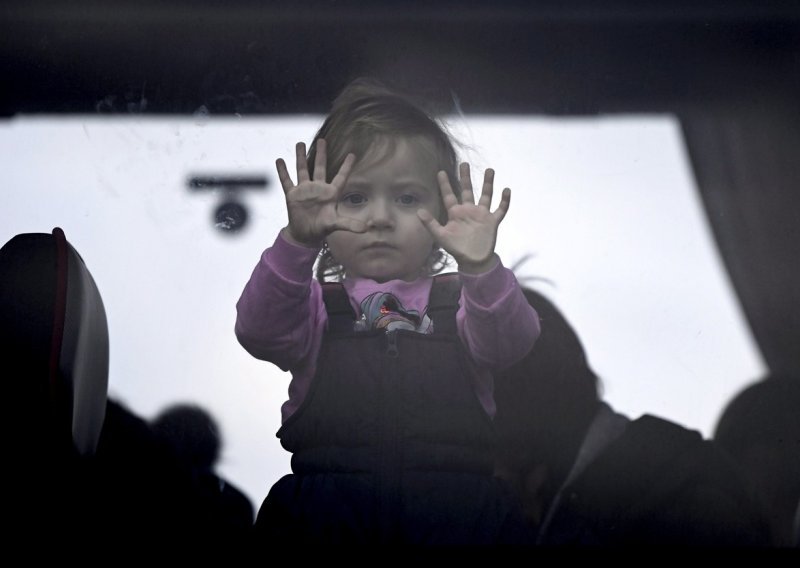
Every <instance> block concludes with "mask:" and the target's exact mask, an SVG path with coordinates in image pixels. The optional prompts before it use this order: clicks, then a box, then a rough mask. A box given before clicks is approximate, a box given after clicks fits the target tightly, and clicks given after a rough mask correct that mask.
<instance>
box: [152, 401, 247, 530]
mask: <svg viewBox="0 0 800 568" xmlns="http://www.w3.org/2000/svg"><path fill="white" fill-rule="evenodd" d="M151 426H152V428H153V431H154V433H155V434H156V435H157V436H159V437H160V438H161V439H162V440H164V441H165V442H166V443H168V444H169V445H170V447H171V448H172V449H173V450H174V451H175V453H176V455H177V456H178V457H179V459H181V460H182V461H183V463H184V464H186V465H187V467H188V468H189V469H190V471H191V472H192V478H193V482H194V484H195V486H196V487H197V490H198V491H199V492H200V495H201V497H202V499H203V500H205V501H206V502H207V503H208V508H207V509H206V519H205V521H204V522H206V523H208V527H209V530H212V531H220V533H221V535H223V536H225V537H226V538H229V537H235V536H237V535H238V536H245V535H247V534H248V533H249V532H250V529H251V528H252V525H253V520H254V509H253V505H252V504H251V503H250V500H249V499H248V498H247V496H246V495H245V494H244V493H242V491H240V490H239V489H238V488H237V487H236V486H234V485H233V484H231V483H230V482H228V481H227V480H225V479H224V478H222V477H221V476H220V475H219V474H217V472H216V471H215V466H216V464H217V461H218V459H219V455H220V449H221V446H222V439H221V435H220V431H219V427H218V426H217V423H216V422H215V421H214V419H213V418H212V417H211V415H210V414H209V413H208V412H206V411H205V410H203V409H202V408H200V407H199V406H196V405H192V404H176V405H173V406H170V407H168V408H166V409H165V410H163V411H162V412H161V413H160V414H159V415H158V416H157V417H156V418H155V419H153V421H152V422H151Z"/></svg>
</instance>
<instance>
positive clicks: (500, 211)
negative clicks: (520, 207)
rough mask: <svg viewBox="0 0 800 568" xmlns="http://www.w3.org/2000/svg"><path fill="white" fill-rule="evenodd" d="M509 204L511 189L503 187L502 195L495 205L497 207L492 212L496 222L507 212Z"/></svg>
mask: <svg viewBox="0 0 800 568" xmlns="http://www.w3.org/2000/svg"><path fill="white" fill-rule="evenodd" d="M510 205H511V190H510V189H509V188H505V189H504V190H503V195H502V197H501V198H500V204H499V205H498V206H497V209H496V210H495V212H494V213H493V215H494V217H495V219H497V222H498V223H500V222H501V221H502V220H503V218H504V217H505V216H506V213H508V208H509V206H510Z"/></svg>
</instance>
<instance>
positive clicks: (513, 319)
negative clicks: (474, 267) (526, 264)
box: [456, 257, 540, 371]
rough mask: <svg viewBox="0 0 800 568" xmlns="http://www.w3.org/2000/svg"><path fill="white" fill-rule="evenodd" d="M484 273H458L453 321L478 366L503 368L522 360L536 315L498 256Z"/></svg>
mask: <svg viewBox="0 0 800 568" xmlns="http://www.w3.org/2000/svg"><path fill="white" fill-rule="evenodd" d="M497 260H498V262H497V264H495V266H494V268H492V269H491V270H489V271H488V272H484V273H483V274H477V275H476V274H465V273H463V272H460V273H459V275H460V277H461V282H462V289H461V307H460V308H459V310H458V313H457V314H456V323H457V325H458V333H459V336H460V337H461V340H462V341H463V342H464V344H465V345H466V346H467V349H468V350H469V352H470V353H471V354H472V357H473V359H474V361H475V363H477V364H478V365H479V366H481V367H484V368H486V369H489V370H493V371H496V370H502V369H505V368H506V367H509V366H511V365H513V364H514V363H516V362H518V361H519V360H520V359H522V358H523V357H524V356H525V355H527V353H528V352H529V351H530V350H531V348H532V347H533V344H534V343H535V342H536V339H537V338H538V337H539V332H540V327H539V315H538V314H537V313H536V311H535V310H534V309H533V307H531V305H530V304H529V303H528V301H527V300H526V298H525V295H524V294H523V293H522V289H521V288H520V286H519V283H518V282H517V278H516V276H514V273H513V272H512V271H511V270H509V269H508V268H506V267H504V266H503V265H502V263H501V262H500V259H499V257H498V259H497Z"/></svg>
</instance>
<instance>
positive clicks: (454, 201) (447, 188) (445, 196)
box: [436, 171, 458, 209]
mask: <svg viewBox="0 0 800 568" xmlns="http://www.w3.org/2000/svg"><path fill="white" fill-rule="evenodd" d="M436 179H437V181H438V182H439V190H440V191H441V192H442V203H444V208H445V209H450V208H451V207H453V206H454V205H458V198H456V195H455V193H453V188H452V186H451V185H450V178H449V177H447V173H446V172H444V171H440V172H439V173H438V174H436Z"/></svg>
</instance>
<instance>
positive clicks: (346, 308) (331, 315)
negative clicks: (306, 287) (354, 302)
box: [321, 282, 356, 333]
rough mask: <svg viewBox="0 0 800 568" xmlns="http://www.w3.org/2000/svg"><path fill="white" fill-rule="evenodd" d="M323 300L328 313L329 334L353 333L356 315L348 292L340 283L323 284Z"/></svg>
mask: <svg viewBox="0 0 800 568" xmlns="http://www.w3.org/2000/svg"><path fill="white" fill-rule="evenodd" d="M321 286H322V300H323V302H325V311H326V312H328V332H330V333H347V332H351V331H353V324H354V323H355V320H356V314H355V312H354V311H353V306H351V305H350V298H349V297H348V296H347V291H346V290H345V289H344V286H342V284H341V283H340V282H323V283H322V284H321Z"/></svg>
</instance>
